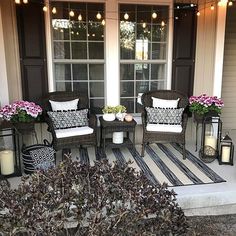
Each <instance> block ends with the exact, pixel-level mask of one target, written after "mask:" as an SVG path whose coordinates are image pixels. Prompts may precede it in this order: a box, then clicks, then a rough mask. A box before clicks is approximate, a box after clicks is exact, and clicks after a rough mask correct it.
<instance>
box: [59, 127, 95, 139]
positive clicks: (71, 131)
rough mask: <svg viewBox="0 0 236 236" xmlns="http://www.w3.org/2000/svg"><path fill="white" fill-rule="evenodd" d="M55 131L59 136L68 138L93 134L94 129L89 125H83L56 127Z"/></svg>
mask: <svg viewBox="0 0 236 236" xmlns="http://www.w3.org/2000/svg"><path fill="white" fill-rule="evenodd" d="M55 133H56V137H57V138H67V137H72V136H79V135H85V134H92V133H93V129H92V128H90V127H88V126H83V127H75V128H68V129H56V130H55Z"/></svg>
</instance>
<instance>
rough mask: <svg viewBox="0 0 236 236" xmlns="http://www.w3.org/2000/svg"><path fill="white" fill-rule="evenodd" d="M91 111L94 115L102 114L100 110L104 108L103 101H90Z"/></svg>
mask: <svg viewBox="0 0 236 236" xmlns="http://www.w3.org/2000/svg"><path fill="white" fill-rule="evenodd" d="M90 107H91V108H92V109H91V111H92V112H94V113H96V114H99V113H100V114H101V113H102V108H103V107H104V99H97V98H96V99H90Z"/></svg>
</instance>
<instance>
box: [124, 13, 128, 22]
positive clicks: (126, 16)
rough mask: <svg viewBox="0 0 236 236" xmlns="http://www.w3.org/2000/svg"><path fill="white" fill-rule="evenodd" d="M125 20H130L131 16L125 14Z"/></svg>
mask: <svg viewBox="0 0 236 236" xmlns="http://www.w3.org/2000/svg"><path fill="white" fill-rule="evenodd" d="M124 19H125V20H128V19H129V14H128V13H127V12H126V13H125V14H124Z"/></svg>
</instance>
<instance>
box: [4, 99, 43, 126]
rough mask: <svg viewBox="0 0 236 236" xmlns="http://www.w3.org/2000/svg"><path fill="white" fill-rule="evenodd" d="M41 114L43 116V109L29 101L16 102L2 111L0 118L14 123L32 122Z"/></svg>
mask: <svg viewBox="0 0 236 236" xmlns="http://www.w3.org/2000/svg"><path fill="white" fill-rule="evenodd" d="M40 114H42V108H41V107H40V106H39V105H36V104H35V103H34V102H28V101H16V102H13V103H12V104H10V105H6V106H4V107H2V109H1V110H0V117H2V118H3V119H4V120H8V121H13V122H30V121H33V120H35V119H36V118H37V117H38V116H39V115H40Z"/></svg>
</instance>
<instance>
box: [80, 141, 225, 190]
mask: <svg viewBox="0 0 236 236" xmlns="http://www.w3.org/2000/svg"><path fill="white" fill-rule="evenodd" d="M140 148H141V147H138V146H137V149H138V150H139V151H137V150H136V149H134V148H126V147H122V148H106V153H105V154H104V153H102V150H101V149H99V151H98V154H97V159H99V158H101V157H102V158H104V157H105V158H108V160H109V161H111V162H114V161H117V162H118V164H120V165H123V164H124V163H125V162H127V161H129V160H131V161H132V164H131V166H132V167H134V168H135V169H136V170H138V171H142V172H143V173H144V174H145V175H146V176H147V178H148V179H149V180H150V181H152V182H153V183H154V184H162V183H164V182H165V183H167V184H168V186H183V185H194V184H207V183H220V182H225V180H224V179H222V178H221V177H220V176H219V175H218V174H216V173H215V172H214V171H213V170H212V169H211V168H209V167H208V166H207V165H206V164H205V163H204V162H202V161H201V160H200V159H199V158H197V157H196V156H194V155H193V154H192V153H190V152H189V151H187V158H186V159H185V160H183V156H182V154H181V153H182V149H181V148H180V146H179V145H177V144H150V145H149V146H147V147H146V153H145V156H144V157H143V158H142V157H141V156H140V154H139V153H140ZM79 159H80V161H81V162H83V163H87V164H90V165H93V163H94V160H96V157H95V150H94V148H93V147H88V148H82V149H80V155H79Z"/></svg>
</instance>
